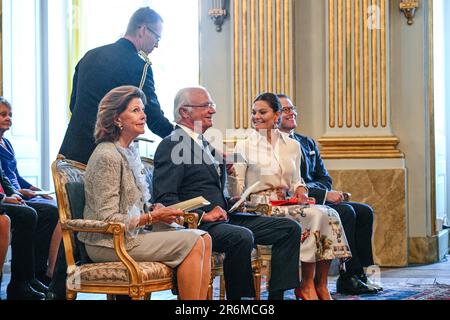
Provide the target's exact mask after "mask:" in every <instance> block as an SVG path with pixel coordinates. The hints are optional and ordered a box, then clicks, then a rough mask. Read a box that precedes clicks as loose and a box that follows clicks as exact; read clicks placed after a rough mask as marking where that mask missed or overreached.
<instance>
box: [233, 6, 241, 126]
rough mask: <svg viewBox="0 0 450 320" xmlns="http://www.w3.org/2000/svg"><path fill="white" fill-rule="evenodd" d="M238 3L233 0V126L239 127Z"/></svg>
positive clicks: (239, 60)
mask: <svg viewBox="0 0 450 320" xmlns="http://www.w3.org/2000/svg"><path fill="white" fill-rule="evenodd" d="M239 3H240V1H234V39H235V41H234V127H235V128H236V129H239V128H240V127H241V77H240V63H241V59H240V58H239V17H240V15H239Z"/></svg>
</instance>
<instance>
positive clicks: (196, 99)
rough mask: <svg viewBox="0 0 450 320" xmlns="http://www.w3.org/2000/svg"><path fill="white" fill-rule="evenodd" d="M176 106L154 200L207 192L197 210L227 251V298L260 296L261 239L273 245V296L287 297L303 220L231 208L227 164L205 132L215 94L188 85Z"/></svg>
mask: <svg viewBox="0 0 450 320" xmlns="http://www.w3.org/2000/svg"><path fill="white" fill-rule="evenodd" d="M174 107H175V111H174V115H175V122H176V123H177V124H178V126H177V127H176V129H175V130H174V132H173V133H172V134H171V135H170V136H168V137H166V138H165V139H164V140H163V141H162V142H161V143H160V145H159V146H158V148H157V150H156V154H155V169H154V176H153V193H154V197H153V201H155V202H160V203H163V204H164V205H172V204H175V203H177V202H180V201H184V200H188V199H191V198H194V197H198V196H203V197H205V198H206V199H207V200H208V201H209V202H210V203H211V204H210V205H209V206H206V207H203V208H202V210H200V209H199V210H196V212H197V213H198V214H199V216H200V221H201V223H200V224H199V228H200V229H203V230H205V231H208V233H209V234H210V235H211V237H212V241H213V251H216V252H224V253H225V261H224V274H225V287H226V293H227V299H230V300H236V299H241V298H243V297H254V296H255V290H254V286H253V276H252V268H251V252H252V250H253V248H254V247H255V244H262V245H272V262H271V263H272V266H271V270H272V274H271V279H270V292H269V299H283V294H284V291H285V290H287V289H292V288H295V287H297V286H298V285H299V254H300V235H301V227H300V225H299V224H298V223H297V222H295V221H293V220H289V219H287V218H274V217H266V216H258V215H254V216H245V215H239V214H235V213H228V212H227V211H228V210H229V208H230V201H229V199H227V198H226V197H225V195H224V185H225V182H226V168H225V165H224V163H223V161H221V160H220V159H219V158H221V157H219V156H218V152H217V155H216V150H215V149H214V148H213V147H212V146H211V145H209V143H208V142H207V141H206V140H205V139H204V137H203V133H204V132H205V131H206V130H207V129H209V128H210V127H212V126H213V120H212V118H213V115H214V114H215V113H216V106H215V104H214V103H213V101H212V99H211V96H210V95H209V93H208V92H207V91H206V89H204V88H199V87H196V88H185V89H182V90H180V91H179V92H178V94H177V96H176V98H175V105H174ZM218 159H219V160H218Z"/></svg>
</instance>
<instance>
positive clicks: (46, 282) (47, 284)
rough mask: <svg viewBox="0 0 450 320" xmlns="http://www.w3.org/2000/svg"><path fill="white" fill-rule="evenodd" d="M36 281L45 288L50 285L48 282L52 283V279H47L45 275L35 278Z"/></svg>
mask: <svg viewBox="0 0 450 320" xmlns="http://www.w3.org/2000/svg"><path fill="white" fill-rule="evenodd" d="M36 279H38V280H39V282H41V283H42V284H43V285H45V286H46V287H48V286H49V285H50V282H52V278H50V277H47V275H42V276H36Z"/></svg>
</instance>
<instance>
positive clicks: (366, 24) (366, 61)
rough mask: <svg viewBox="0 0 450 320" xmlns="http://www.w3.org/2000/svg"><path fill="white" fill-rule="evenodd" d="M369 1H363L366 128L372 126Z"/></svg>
mask: <svg viewBox="0 0 450 320" xmlns="http://www.w3.org/2000/svg"><path fill="white" fill-rule="evenodd" d="M368 7H369V0H364V1H363V39H364V40H363V42H364V43H363V59H364V71H363V73H364V127H366V128H367V127H369V125H370V115H369V112H370V110H369V107H370V95H369V74H370V71H369V70H370V69H369V59H370V58H369V31H368V30H369V21H368Z"/></svg>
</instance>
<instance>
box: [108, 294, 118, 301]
mask: <svg viewBox="0 0 450 320" xmlns="http://www.w3.org/2000/svg"><path fill="white" fill-rule="evenodd" d="M106 300H108V301H113V300H116V296H115V295H113V294H107V295H106Z"/></svg>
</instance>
